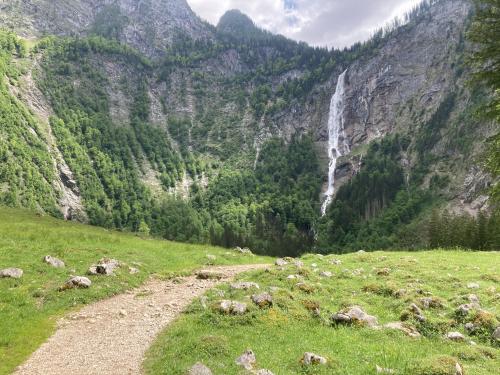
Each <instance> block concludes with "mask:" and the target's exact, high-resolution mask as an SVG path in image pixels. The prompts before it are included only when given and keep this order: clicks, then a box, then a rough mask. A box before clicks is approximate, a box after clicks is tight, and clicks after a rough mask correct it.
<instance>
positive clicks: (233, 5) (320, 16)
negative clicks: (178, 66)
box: [188, 0, 421, 47]
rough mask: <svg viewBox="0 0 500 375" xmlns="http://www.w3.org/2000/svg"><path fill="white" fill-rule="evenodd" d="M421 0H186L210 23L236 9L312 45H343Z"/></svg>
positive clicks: (358, 39)
mask: <svg viewBox="0 0 500 375" xmlns="http://www.w3.org/2000/svg"><path fill="white" fill-rule="evenodd" d="M420 1H421V0H188V2H189V4H190V6H191V7H192V8H193V10H194V11H195V12H196V13H197V14H198V15H199V16H201V17H202V18H204V19H206V20H207V21H209V22H210V23H212V24H217V22H218V20H219V19H220V17H221V16H222V15H223V14H224V13H225V12H226V11H227V10H230V9H239V10H241V11H242V12H243V13H245V14H247V15H248V16H250V18H252V20H253V21H254V22H255V23H256V24H257V25H259V26H260V27H262V28H264V29H267V30H269V31H272V32H274V33H279V34H283V35H285V36H287V37H290V38H292V39H296V40H302V41H305V42H308V43H310V44H312V45H319V46H329V47H345V46H349V45H351V44H353V43H355V42H357V41H362V40H366V39H367V38H369V37H370V35H371V34H372V33H373V31H374V30H375V29H377V28H379V27H381V26H383V25H385V24H386V23H387V22H389V21H391V20H392V19H394V18H395V17H396V16H399V15H402V14H403V13H404V12H406V11H408V10H410V9H411V8H413V7H414V6H415V5H417V4H418V3H419V2H420Z"/></svg>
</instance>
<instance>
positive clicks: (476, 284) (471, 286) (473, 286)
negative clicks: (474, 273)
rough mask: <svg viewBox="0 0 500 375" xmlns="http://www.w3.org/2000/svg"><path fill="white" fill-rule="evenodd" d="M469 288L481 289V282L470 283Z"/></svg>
mask: <svg viewBox="0 0 500 375" xmlns="http://www.w3.org/2000/svg"><path fill="white" fill-rule="evenodd" d="M467 288H469V289H479V284H478V283H468V284H467Z"/></svg>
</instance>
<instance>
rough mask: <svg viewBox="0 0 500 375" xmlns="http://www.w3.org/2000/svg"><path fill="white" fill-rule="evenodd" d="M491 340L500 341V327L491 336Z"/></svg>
mask: <svg viewBox="0 0 500 375" xmlns="http://www.w3.org/2000/svg"><path fill="white" fill-rule="evenodd" d="M491 338H492V339H493V340H495V341H500V326H498V327H497V328H495V330H494V331H493V334H492V335H491Z"/></svg>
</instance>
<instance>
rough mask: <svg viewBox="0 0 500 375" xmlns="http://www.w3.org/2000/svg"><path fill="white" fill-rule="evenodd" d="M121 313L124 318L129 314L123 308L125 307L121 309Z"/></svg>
mask: <svg viewBox="0 0 500 375" xmlns="http://www.w3.org/2000/svg"><path fill="white" fill-rule="evenodd" d="M119 315H120V316H121V317H122V318H125V317H126V316H127V315H128V314H127V312H126V311H125V310H123V309H122V310H120V313H119Z"/></svg>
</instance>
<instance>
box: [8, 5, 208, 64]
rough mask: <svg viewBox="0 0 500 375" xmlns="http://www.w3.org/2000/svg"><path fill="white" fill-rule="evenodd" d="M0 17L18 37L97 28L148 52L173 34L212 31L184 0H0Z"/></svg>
mask: <svg viewBox="0 0 500 375" xmlns="http://www.w3.org/2000/svg"><path fill="white" fill-rule="evenodd" d="M0 20H1V23H2V24H3V25H7V26H9V27H10V28H13V29H14V30H15V31H16V32H17V33H18V34H19V35H21V36H24V37H33V36H37V37H38V36H41V35H58V36H75V35H80V36H84V35H88V34H90V33H98V34H101V35H103V36H106V37H113V38H116V39H118V40H120V41H122V42H124V43H126V44H128V45H129V46H131V47H133V48H135V49H137V50H138V51H141V52H143V53H144V54H146V55H148V56H150V57H151V56H157V55H160V54H162V52H163V51H164V50H165V48H167V47H168V46H169V45H170V44H171V43H172V42H173V40H174V38H175V37H177V36H178V35H179V34H182V35H187V36H189V37H190V38H193V39H208V38H212V37H213V35H212V34H213V30H212V29H213V28H212V27H211V26H209V25H208V24H206V23H204V22H203V21H201V19H200V18H198V17H197V16H196V15H195V14H194V13H193V11H192V10H191V8H190V7H189V5H188V4H187V2H186V1H185V0H118V1H116V0H56V1H54V0H22V1H21V0H2V1H0Z"/></svg>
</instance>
